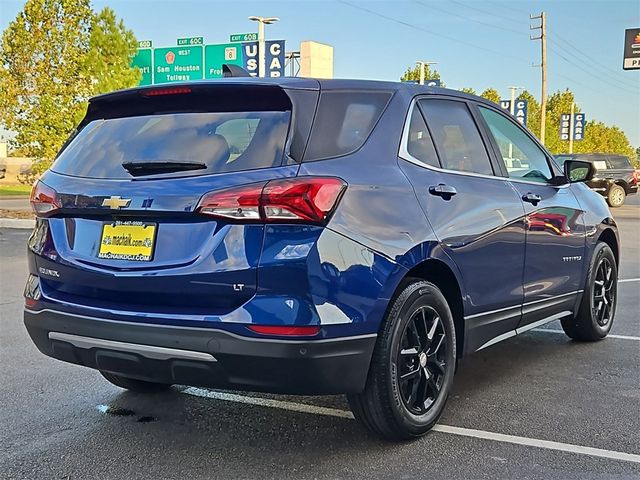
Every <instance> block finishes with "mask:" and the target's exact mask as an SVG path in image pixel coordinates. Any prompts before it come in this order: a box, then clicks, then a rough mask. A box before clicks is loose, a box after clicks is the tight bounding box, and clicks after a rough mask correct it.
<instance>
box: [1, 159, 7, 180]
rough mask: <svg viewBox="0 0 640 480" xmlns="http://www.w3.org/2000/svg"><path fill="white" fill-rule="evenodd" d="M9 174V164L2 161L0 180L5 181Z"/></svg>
mask: <svg viewBox="0 0 640 480" xmlns="http://www.w3.org/2000/svg"><path fill="white" fill-rule="evenodd" d="M6 174H7V164H6V163H4V162H3V161H0V179H3V178H4V176H5V175H6Z"/></svg>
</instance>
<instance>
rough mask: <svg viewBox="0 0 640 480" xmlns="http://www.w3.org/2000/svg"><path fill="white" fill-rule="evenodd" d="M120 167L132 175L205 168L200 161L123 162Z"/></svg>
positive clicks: (204, 164)
mask: <svg viewBox="0 0 640 480" xmlns="http://www.w3.org/2000/svg"><path fill="white" fill-rule="evenodd" d="M122 167H123V168H124V169H125V170H126V171H127V172H129V173H130V174H131V175H133V176H134V177H139V176H143V175H160V174H162V173H173V172H184V171H187V170H203V169H206V168H207V164H206V163H202V162H175V161H161V162H124V163H123V164H122Z"/></svg>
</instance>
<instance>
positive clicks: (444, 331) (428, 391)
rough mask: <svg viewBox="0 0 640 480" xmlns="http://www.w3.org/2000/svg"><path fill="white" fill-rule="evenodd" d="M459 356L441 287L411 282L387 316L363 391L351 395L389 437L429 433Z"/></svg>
mask: <svg viewBox="0 0 640 480" xmlns="http://www.w3.org/2000/svg"><path fill="white" fill-rule="evenodd" d="M455 359H456V337H455V327H454V323H453V317H452V315H451V310H450V308H449V305H448V304H447V301H446V299H445V298H444V296H443V295H442V292H440V290H439V289H438V288H437V287H436V286H435V285H433V284H432V283H429V282H425V281H411V282H408V284H405V286H404V287H403V288H402V291H401V292H400V294H399V295H398V296H397V297H396V298H395V300H394V301H393V304H392V306H391V308H390V310H389V311H388V313H387V316H386V317H385V319H384V322H383V325H382V327H381V331H380V333H379V336H378V340H377V343H376V347H375V350H374V353H373V358H372V360H371V366H370V368H369V376H368V378H367V384H366V387H365V389H364V391H363V392H362V393H359V394H354V395H349V396H348V399H349V404H350V405H351V409H352V410H353V413H354V415H355V417H356V418H357V419H358V420H359V421H360V422H362V423H363V424H364V425H365V426H366V427H367V428H368V429H369V430H370V431H372V432H373V433H375V434H377V435H379V436H381V437H383V438H385V439H387V440H402V439H411V438H415V437H419V436H421V435H424V434H425V433H426V432H427V431H429V429H431V427H433V426H434V425H435V423H436V422H437V421H438V418H439V417H440V415H441V414H442V411H443V410H444V406H445V404H446V402H447V397H448V395H449V392H450V390H451V385H452V383H453V375H454V371H455Z"/></svg>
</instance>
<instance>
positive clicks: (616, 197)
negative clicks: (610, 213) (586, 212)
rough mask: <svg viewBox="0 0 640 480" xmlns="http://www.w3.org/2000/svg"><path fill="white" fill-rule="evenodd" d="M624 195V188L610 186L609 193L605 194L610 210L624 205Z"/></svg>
mask: <svg viewBox="0 0 640 480" xmlns="http://www.w3.org/2000/svg"><path fill="white" fill-rule="evenodd" d="M626 195H627V194H626V192H625V191H624V188H622V187H621V186H620V185H611V188H610V189H609V193H608V194H607V203H608V204H609V206H610V207H612V208H617V207H621V206H622V205H623V204H624V199H625V196H626Z"/></svg>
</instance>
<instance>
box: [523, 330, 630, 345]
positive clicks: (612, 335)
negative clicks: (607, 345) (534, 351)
mask: <svg viewBox="0 0 640 480" xmlns="http://www.w3.org/2000/svg"><path fill="white" fill-rule="evenodd" d="M531 331H532V332H547V333H561V334H562V335H566V334H565V333H564V332H563V331H562V330H552V329H550V328H534V329H533V330H531ZM607 338H617V339H619V340H633V341H635V342H640V337H634V336H633V335H614V334H612V333H610V334H609V335H607Z"/></svg>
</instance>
